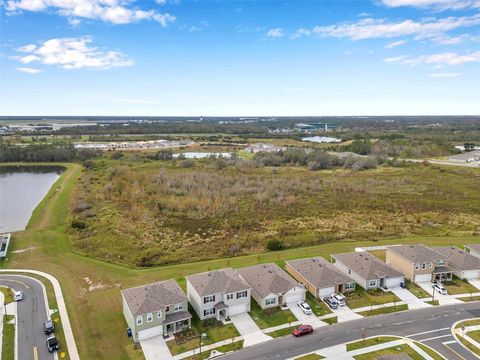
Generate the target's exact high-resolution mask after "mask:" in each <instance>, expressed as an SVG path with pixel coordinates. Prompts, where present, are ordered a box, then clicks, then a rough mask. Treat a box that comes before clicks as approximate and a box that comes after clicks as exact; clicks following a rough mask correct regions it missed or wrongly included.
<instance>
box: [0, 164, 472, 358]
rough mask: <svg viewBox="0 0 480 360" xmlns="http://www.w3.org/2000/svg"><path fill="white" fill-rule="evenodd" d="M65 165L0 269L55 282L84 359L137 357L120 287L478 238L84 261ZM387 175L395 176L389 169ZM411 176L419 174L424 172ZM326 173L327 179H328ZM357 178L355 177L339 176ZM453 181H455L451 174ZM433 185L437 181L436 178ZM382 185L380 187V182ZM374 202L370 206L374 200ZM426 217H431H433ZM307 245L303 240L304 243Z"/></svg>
mask: <svg viewBox="0 0 480 360" xmlns="http://www.w3.org/2000/svg"><path fill="white" fill-rule="evenodd" d="M65 166H66V167H67V171H66V172H64V173H63V174H62V175H61V177H60V178H59V180H58V181H57V182H56V183H55V184H54V186H53V187H52V189H51V190H50V192H49V193H48V195H47V196H46V197H45V199H44V200H43V201H42V202H41V203H40V204H39V206H38V207H37V208H36V209H35V211H34V213H33V215H32V218H31V220H30V222H29V224H28V227H27V230H25V231H22V232H18V233H15V234H13V235H14V241H13V242H12V249H11V250H20V249H28V250H26V251H24V252H22V253H16V254H13V255H10V256H9V258H8V260H7V261H2V262H1V263H0V266H2V267H3V268H7V267H8V268H30V269H37V270H41V271H45V272H48V273H50V274H52V275H54V276H56V277H57V279H58V280H59V281H60V283H61V285H62V289H63V291H64V294H65V300H66V304H67V308H68V311H69V316H70V320H71V323H72V326H73V330H74V335H75V338H76V341H77V345H78V348H79V351H80V356H81V358H86V359H112V360H126V359H134V360H137V359H143V354H142V352H141V351H140V350H138V349H135V348H134V347H133V345H132V344H131V342H130V341H129V340H128V338H127V336H126V331H125V330H126V323H125V320H124V319H123V315H122V311H121V298H120V289H121V288H127V287H131V286H136V285H141V284H145V283H148V282H153V281H159V280H163V279H170V278H175V279H178V278H182V277H183V276H185V275H187V274H192V273H197V272H202V271H207V270H212V269H219V268H223V267H228V266H232V267H241V266H249V265H253V264H257V263H264V262H277V261H283V260H288V259H295V258H302V257H309V256H327V255H328V254H331V253H336V252H346V251H352V250H353V249H354V248H355V247H358V246H372V245H381V244H398V243H418V242H422V243H424V244H426V245H438V246H443V245H457V246H461V245H463V244H466V243H480V236H478V235H472V232H471V231H470V230H468V226H466V228H467V230H468V231H462V230H457V231H453V230H452V231H451V232H448V231H447V230H445V231H443V230H442V231H440V235H438V234H437V235H430V236H427V235H421V236H405V237H402V236H401V235H402V234H403V232H400V233H399V235H397V236H391V237H389V238H388V239H379V240H375V241H373V240H369V239H368V238H365V237H363V236H360V235H358V236H355V235H354V234H353V235H352V238H350V239H343V240H342V239H339V240H335V241H329V242H325V243H320V244H318V245H314V246H309V247H303V248H302V247H298V248H291V249H287V250H283V251H276V252H265V250H264V248H263V247H262V248H259V251H261V252H259V253H253V254H249V255H243V256H236V257H225V258H221V259H216V260H209V261H199V262H192V263H185V264H183V263H182V264H175V265H169V266H162V267H151V268H144V269H135V268H133V267H126V266H120V265H117V264H113V263H109V262H104V261H100V260H98V259H95V258H93V257H87V256H84V255H83V254H82V253H80V252H79V251H78V249H77V247H76V243H75V242H76V239H75V237H74V236H72V234H71V232H72V230H71V227H70V225H71V220H72V218H73V216H72V214H71V213H70V209H71V208H72V206H74V203H75V201H76V200H77V199H78V189H79V187H81V186H83V185H82V183H81V182H79V180H80V178H81V177H83V176H84V175H85V171H84V170H83V169H82V167H81V166H79V165H75V164H68V165H65ZM146 166H147V167H150V166H151V164H146ZM394 170H395V171H396V169H394ZM401 171H403V170H401ZM415 171H423V168H420V169H417V170H415ZM429 171H430V170H429ZM432 171H437V170H432ZM342 173H343V172H342ZM474 173H476V172H475V171H474V170H469V171H468V172H467V175H468V174H470V175H468V176H471V177H474V176H476V175H473V174H474ZM309 174H312V176H313V175H315V176H317V177H321V176H322V175H321V174H320V173H317V174H315V173H309ZM328 174H329V173H327V175H326V176H327V177H328V176H330V175H328ZM362 174H363V173H360V175H361V176H360V178H362V176H363V175H362ZM356 175H358V173H357V174H353V175H345V176H347V177H348V176H356ZM430 175H431V174H430ZM453 176H455V177H456V175H453ZM468 176H467V177H468ZM457 180H458V181H459V182H460V183H462V181H463V180H462V178H461V177H459V178H458V179H457ZM438 182H440V179H439V180H438ZM465 182H466V183H467V184H466V185H462V186H461V188H462V189H463V190H464V189H465V187H466V188H469V187H470V186H471V184H469V180H465ZM385 186H387V185H386V184H385ZM464 186H465V187H464ZM438 191H439V190H438ZM460 192H461V197H462V198H468V196H471V194H469V192H465V193H464V192H462V191H460ZM437 194H438V192H437ZM459 196H460V195H459ZM354 199H355V197H352V201H353V200H354ZM469 200H472V198H471V197H470V198H469ZM412 201H413V200H412ZM457 201H458V202H459V201H460V200H457ZM373 202H375V201H374V200H373ZM476 202H477V200H474V201H469V202H466V204H467V205H468V204H472V205H468V206H466V208H467V209H468V207H469V206H474V204H475V203H476ZM453 204H454V205H452V209H451V212H452V213H453V212H455V211H457V210H458V208H457V205H455V201H454V202H453ZM352 206H354V205H352ZM458 206H460V205H458ZM434 207H435V206H434ZM464 207H465V206H464ZM317 211H318V212H319V213H324V212H325V211H324V210H322V209H321V208H319V210H317ZM468 211H470V210H468ZM431 216H432V218H433V216H434V215H433V213H432V215H431ZM439 221H440V220H439ZM447 225H448V223H447V224H446V225H441V226H440V227H441V228H446V227H447ZM292 226H293V225H292ZM422 226H423V225H422ZM428 228H429V229H431V228H430V227H428ZM461 228H463V227H462V226H460V223H459V224H458V229H461ZM434 229H435V227H434ZM308 244H309V243H308V242H307V243H306V245H308ZM108 246H110V247H111V249H112V251H116V250H115V242H113V243H109V245H108ZM208 248H212V246H211V245H209V246H208ZM132 251H134V250H132ZM252 251H253V250H252Z"/></svg>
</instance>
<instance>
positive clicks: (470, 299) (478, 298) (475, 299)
mask: <svg viewBox="0 0 480 360" xmlns="http://www.w3.org/2000/svg"><path fill="white" fill-rule="evenodd" d="M458 300H462V301H463V302H469V301H480V296H468V297H462V298H458Z"/></svg>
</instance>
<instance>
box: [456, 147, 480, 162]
mask: <svg viewBox="0 0 480 360" xmlns="http://www.w3.org/2000/svg"><path fill="white" fill-rule="evenodd" d="M448 161H454V162H461V163H469V162H475V161H480V150H475V151H469V152H465V153H462V154H458V155H453V156H450V157H449V158H448Z"/></svg>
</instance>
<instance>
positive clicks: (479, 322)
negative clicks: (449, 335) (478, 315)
mask: <svg viewBox="0 0 480 360" xmlns="http://www.w3.org/2000/svg"><path fill="white" fill-rule="evenodd" d="M474 325H480V319H471V320H465V321H462V322H459V323H458V324H457V325H456V326H455V329H458V328H460V327H462V326H465V327H467V326H474Z"/></svg>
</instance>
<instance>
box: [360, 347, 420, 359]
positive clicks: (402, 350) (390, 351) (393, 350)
mask: <svg viewBox="0 0 480 360" xmlns="http://www.w3.org/2000/svg"><path fill="white" fill-rule="evenodd" d="M398 354H407V355H408V356H410V357H411V358H412V360H424V358H423V356H422V355H420V354H419V353H417V352H416V351H415V350H414V349H412V348H411V347H410V346H408V345H407V344H402V345H398V346H394V347H390V348H387V349H382V350H378V351H374V352H370V353H366V354H362V355H357V356H354V357H353V358H354V359H355V360H372V359H377V358H378V357H380V356H385V355H398Z"/></svg>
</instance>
